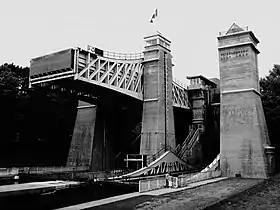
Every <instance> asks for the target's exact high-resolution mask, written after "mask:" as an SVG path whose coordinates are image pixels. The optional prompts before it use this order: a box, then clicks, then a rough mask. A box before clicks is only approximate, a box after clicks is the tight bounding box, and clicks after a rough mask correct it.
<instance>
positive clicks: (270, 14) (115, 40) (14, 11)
mask: <svg viewBox="0 0 280 210" xmlns="http://www.w3.org/2000/svg"><path fill="white" fill-rule="evenodd" d="M156 8H158V20H156V21H157V24H156V27H157V29H158V30H159V31H160V32H161V33H162V35H163V36H165V37H166V38H168V39H169V40H170V41H171V53H172V55H173V57H174V60H173V63H174V64H175V66H174V67H173V75H174V76H175V77H176V78H177V79H179V80H180V81H182V82H185V81H186V76H191V75H200V74H201V75H204V76H205V77H208V78H210V77H219V63H218V50H217V36H218V33H219V32H220V31H226V30H228V29H229V28H230V26H231V25H232V24H233V23H236V24H237V25H239V26H240V27H246V26H248V27H249V29H250V30H252V31H253V33H254V34H255V36H256V37H257V38H258V39H259V40H260V44H259V45H258V49H259V50H260V52H261V53H260V54H259V58H258V59H259V74H260V77H263V76H265V75H268V72H269V70H270V69H272V68H273V65H274V64H280V53H279V52H280V24H279V23H280V15H279V8H280V1H279V0H275V1H273V0H266V1H260V0H246V1H245V0H234V1H226V0H211V1H210V0H205V1H202V0H200V1H199V0H197V1H194V0H193V1H190V0H137V1H136V0H117V1H116V0H79V1H78V0H48V1H46V0H24V1H23V0H0V9H1V12H0V27H1V30H0V32H1V33H0V65H1V64H4V63H14V64H16V65H20V66H29V65H30V60H31V59H32V58H35V57H39V56H43V55H46V54H50V53H53V52H56V51H60V50H64V49H67V48H75V47H82V48H84V49H86V47H87V45H92V46H95V47H98V48H100V49H103V50H107V51H112V52H122V53H134V52H142V51H143V49H144V40H143V37H145V36H147V35H149V33H150V32H151V24H150V18H151V16H152V14H153V12H154V10H155V9H156ZM153 27H155V26H153Z"/></svg>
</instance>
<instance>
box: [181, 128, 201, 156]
mask: <svg viewBox="0 0 280 210" xmlns="http://www.w3.org/2000/svg"><path fill="white" fill-rule="evenodd" d="M199 134H200V129H199V128H197V129H196V130H191V131H190V133H189V134H188V136H187V138H186V139H185V141H184V142H183V143H182V144H181V145H180V144H179V145H178V146H177V147H176V154H177V156H178V157H180V158H181V159H182V160H184V161H186V160H187V158H188V157H190V156H191V155H192V149H193V147H194V146H195V144H196V143H197V142H198V140H199Z"/></svg>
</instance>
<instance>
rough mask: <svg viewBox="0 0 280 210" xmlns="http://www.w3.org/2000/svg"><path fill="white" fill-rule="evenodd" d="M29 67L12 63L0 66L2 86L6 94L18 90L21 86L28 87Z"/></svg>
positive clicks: (0, 85) (0, 83) (0, 86)
mask: <svg viewBox="0 0 280 210" xmlns="http://www.w3.org/2000/svg"><path fill="white" fill-rule="evenodd" d="M28 82H29V68H28V67H25V68H23V67H20V66H16V65H14V64H13V63H12V64H7V63H5V64H3V65H1V66H0V88H1V90H3V91H4V94H5V95H6V94H9V93H15V92H18V90H20V89H21V88H26V87H28Z"/></svg>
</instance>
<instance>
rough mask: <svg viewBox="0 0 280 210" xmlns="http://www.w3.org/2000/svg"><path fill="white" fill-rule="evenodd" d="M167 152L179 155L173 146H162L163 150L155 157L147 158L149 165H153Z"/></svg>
mask: <svg viewBox="0 0 280 210" xmlns="http://www.w3.org/2000/svg"><path fill="white" fill-rule="evenodd" d="M166 151H170V152H173V153H174V154H177V153H176V150H175V149H174V148H172V147H171V146H169V145H162V148H161V149H160V150H159V151H158V152H157V153H156V154H154V155H152V156H150V157H148V158H147V165H149V164H150V163H152V162H153V161H155V160H156V159H158V158H159V157H160V156H161V155H163V154H164V153H165V152H166Z"/></svg>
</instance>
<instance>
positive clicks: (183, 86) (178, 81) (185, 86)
mask: <svg viewBox="0 0 280 210" xmlns="http://www.w3.org/2000/svg"><path fill="white" fill-rule="evenodd" d="M173 82H174V83H176V84H177V85H178V86H180V87H182V88H185V89H189V86H188V85H187V84H185V83H183V82H181V81H180V80H178V79H177V78H175V77H173Z"/></svg>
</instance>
